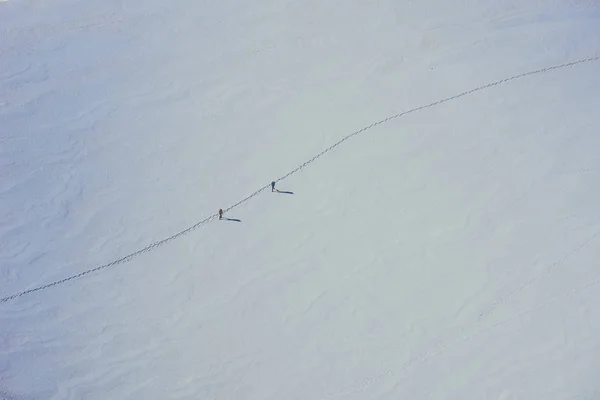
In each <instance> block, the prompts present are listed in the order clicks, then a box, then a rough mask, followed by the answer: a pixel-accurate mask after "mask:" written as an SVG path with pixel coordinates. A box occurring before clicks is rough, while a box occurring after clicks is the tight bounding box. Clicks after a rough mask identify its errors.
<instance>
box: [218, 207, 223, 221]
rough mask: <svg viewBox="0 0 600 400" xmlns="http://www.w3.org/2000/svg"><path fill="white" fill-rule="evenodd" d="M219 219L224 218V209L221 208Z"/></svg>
mask: <svg viewBox="0 0 600 400" xmlns="http://www.w3.org/2000/svg"><path fill="white" fill-rule="evenodd" d="M219 219H223V209H221V208H219Z"/></svg>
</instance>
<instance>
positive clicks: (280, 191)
mask: <svg viewBox="0 0 600 400" xmlns="http://www.w3.org/2000/svg"><path fill="white" fill-rule="evenodd" d="M275 191H276V192H277V193H281V194H294V192H287V191H285V190H279V189H276V190H275Z"/></svg>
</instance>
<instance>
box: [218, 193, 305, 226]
mask: <svg viewBox="0 0 600 400" xmlns="http://www.w3.org/2000/svg"><path fill="white" fill-rule="evenodd" d="M275 192H277V193H280V194H294V192H289V191H286V190H278V189H275ZM221 220H222V221H229V222H242V220H241V219H237V218H222V219H221Z"/></svg>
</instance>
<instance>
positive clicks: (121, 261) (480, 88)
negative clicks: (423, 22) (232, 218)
mask: <svg viewBox="0 0 600 400" xmlns="http://www.w3.org/2000/svg"><path fill="white" fill-rule="evenodd" d="M598 60H600V56H594V57H588V58H584V59H580V60H577V61H572V62H568V63H563V64H557V65H553V66H549V67H546V68H542V69H537V70H532V71H528V72H524V73H521V74H518V75H514V76H511V77H509V78H504V79H501V80H498V81H495V82H492V83H488V84H486V85H483V86H478V87H476V88H474V89H471V90H468V91H465V92H462V93H459V94H456V95H454V96H450V97H446V98H443V99H441V100H438V101H435V102H433V103H429V104H426V105H423V106H419V107H415V108H412V109H409V110H407V111H403V112H400V113H397V114H394V115H391V116H389V117H387V118H385V119H382V120H379V121H377V122H374V123H372V124H371V125H368V126H366V127H364V128H362V129H360V130H358V131H355V132H353V133H350V134H348V135H346V136H344V137H343V138H342V139H340V140H339V141H337V142H336V143H334V144H333V145H331V146H329V147H327V148H326V149H324V150H323V151H321V152H320V153H318V154H317V155H315V156H314V157H312V158H311V159H310V160H308V161H305V162H304V163H302V164H301V165H299V166H298V167H297V168H295V169H294V170H292V171H290V172H288V173H287V174H285V175H284V176H282V177H280V178H278V179H276V180H275V182H280V181H283V180H284V179H286V178H288V177H290V176H291V175H293V174H295V173H297V172H299V171H300V170H302V169H303V168H305V167H307V166H308V165H310V164H312V163H313V162H315V161H316V160H317V159H319V158H321V157H322V156H324V155H325V154H327V153H328V152H330V151H332V150H334V149H335V148H336V147H338V146H339V145H341V144H342V143H344V142H345V141H347V140H348V139H351V138H352V137H354V136H357V135H359V134H361V133H363V132H365V131H368V130H370V129H372V128H375V127H376V126H378V125H381V124H384V123H386V122H389V121H391V120H393V119H396V118H399V117H402V116H404V115H407V114H411V113H414V112H417V111H421V110H425V109H428V108H432V107H435V106H437V105H440V104H442V103H446V102H449V101H452V100H456V99H459V98H461V97H465V96H468V95H470V94H473V93H477V92H480V91H483V90H486V89H489V88H493V87H495V86H498V85H502V84H504V83H508V82H511V81H514V80H517V79H521V78H524V77H528V76H532V75H537V74H541V73H544V72H549V71H554V70H558V69H563V68H567V67H572V66H575V65H579V64H584V63H589V62H594V61H598ZM268 187H270V184H267V185H265V186H263V187H261V188H260V189H258V190H257V191H255V192H254V193H252V194H250V195H248V196H246V197H245V198H243V199H242V200H240V201H238V202H237V203H235V204H233V205H232V206H230V207H228V208H226V209H224V210H223V211H224V212H225V213H227V212H228V211H230V210H232V209H234V208H236V207H238V206H239V205H241V204H243V203H245V202H247V201H249V200H250V199H252V198H254V197H256V196H257V195H258V194H260V193H261V192H263V191H264V190H266V189H267V188H268ZM216 218H218V215H217V214H216V213H215V214H212V215H210V216H209V217H207V218H205V219H203V220H201V221H199V222H196V223H195V224H194V225H192V226H190V227H188V228H186V229H184V230H182V231H180V232H178V233H176V234H174V235H172V236H169V237H166V238H164V239H162V240H159V241H157V242H154V243H152V244H150V245H148V246H146V247H144V248H142V249H139V250H137V251H135V252H133V253H130V254H128V255H126V256H124V257H121V258H119V259H116V260H114V261H111V262H109V263H107V264H103V265H100V266H98V267H95V268H92V269H88V270H86V271H83V272H80V273H78V274H76V275H72V276H69V277H67V278H64V279H60V280H57V281H54V282H51V283H48V284H46V285H42V286H38V287H34V288H32V289H28V290H24V291H22V292H18V293H15V294H12V295H9V296H6V297H3V298H2V299H1V300H0V303H6V302H8V301H10V300H13V299H16V298H18V297H21V296H24V295H28V294H31V293H35V292H38V291H41V290H45V289H48V288H51V287H54V286H57V285H61V284H63V283H66V282H69V281H71V280H74V279H77V278H80V277H82V276H85V275H88V274H91V273H93V272H98V271H100V270H103V269H106V268H109V267H113V266H116V265H119V264H124V263H126V262H128V261H130V260H132V259H133V258H135V257H137V256H139V255H141V254H143V253H146V252H148V251H151V250H154V249H155V248H157V247H160V246H162V245H164V244H166V243H168V242H170V241H172V240H175V239H177V238H179V237H181V236H183V235H186V234H188V233H190V232H192V231H193V230H196V229H197V228H199V227H200V226H202V225H205V224H207V223H208V222H211V221H212V220H214V219H216ZM596 236H597V235H596ZM594 238H595V236H594V237H593V238H592V239H590V240H589V241H588V242H586V243H584V244H583V245H581V246H579V248H576V249H574V250H573V251H572V252H571V253H569V254H567V256H566V257H565V258H564V259H566V258H567V257H568V256H569V255H570V254H572V253H574V252H576V251H578V250H580V249H581V248H582V247H584V246H585V245H586V244H587V243H589V242H591V241H592V240H593V239H594ZM564 259H562V260H560V261H559V262H557V263H555V264H553V265H552V266H550V267H549V268H548V272H549V270H551V269H552V268H554V267H555V266H557V265H560V263H562V262H563V261H564ZM538 278H539V277H538ZM538 278H534V279H533V280H530V281H528V282H526V283H525V284H524V285H522V286H521V287H519V288H517V289H516V291H515V292H513V293H511V294H509V296H508V298H510V297H512V295H514V294H515V293H516V292H518V291H521V290H522V289H524V288H525V287H527V286H529V285H530V284H531V283H533V281H535V280H537V279H538ZM508 298H505V299H501V300H499V301H498V302H496V303H494V305H492V308H491V309H490V310H489V311H488V312H487V313H485V315H487V314H489V313H491V312H492V311H493V309H494V308H495V307H496V306H497V305H498V304H499V303H502V302H504V301H506V300H507V299H508ZM482 316H484V315H481V316H480V319H481V317H482Z"/></svg>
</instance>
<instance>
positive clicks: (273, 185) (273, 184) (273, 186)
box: [271, 182, 275, 192]
mask: <svg viewBox="0 0 600 400" xmlns="http://www.w3.org/2000/svg"><path fill="white" fill-rule="evenodd" d="M274 191H275V182H271V192H274Z"/></svg>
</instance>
